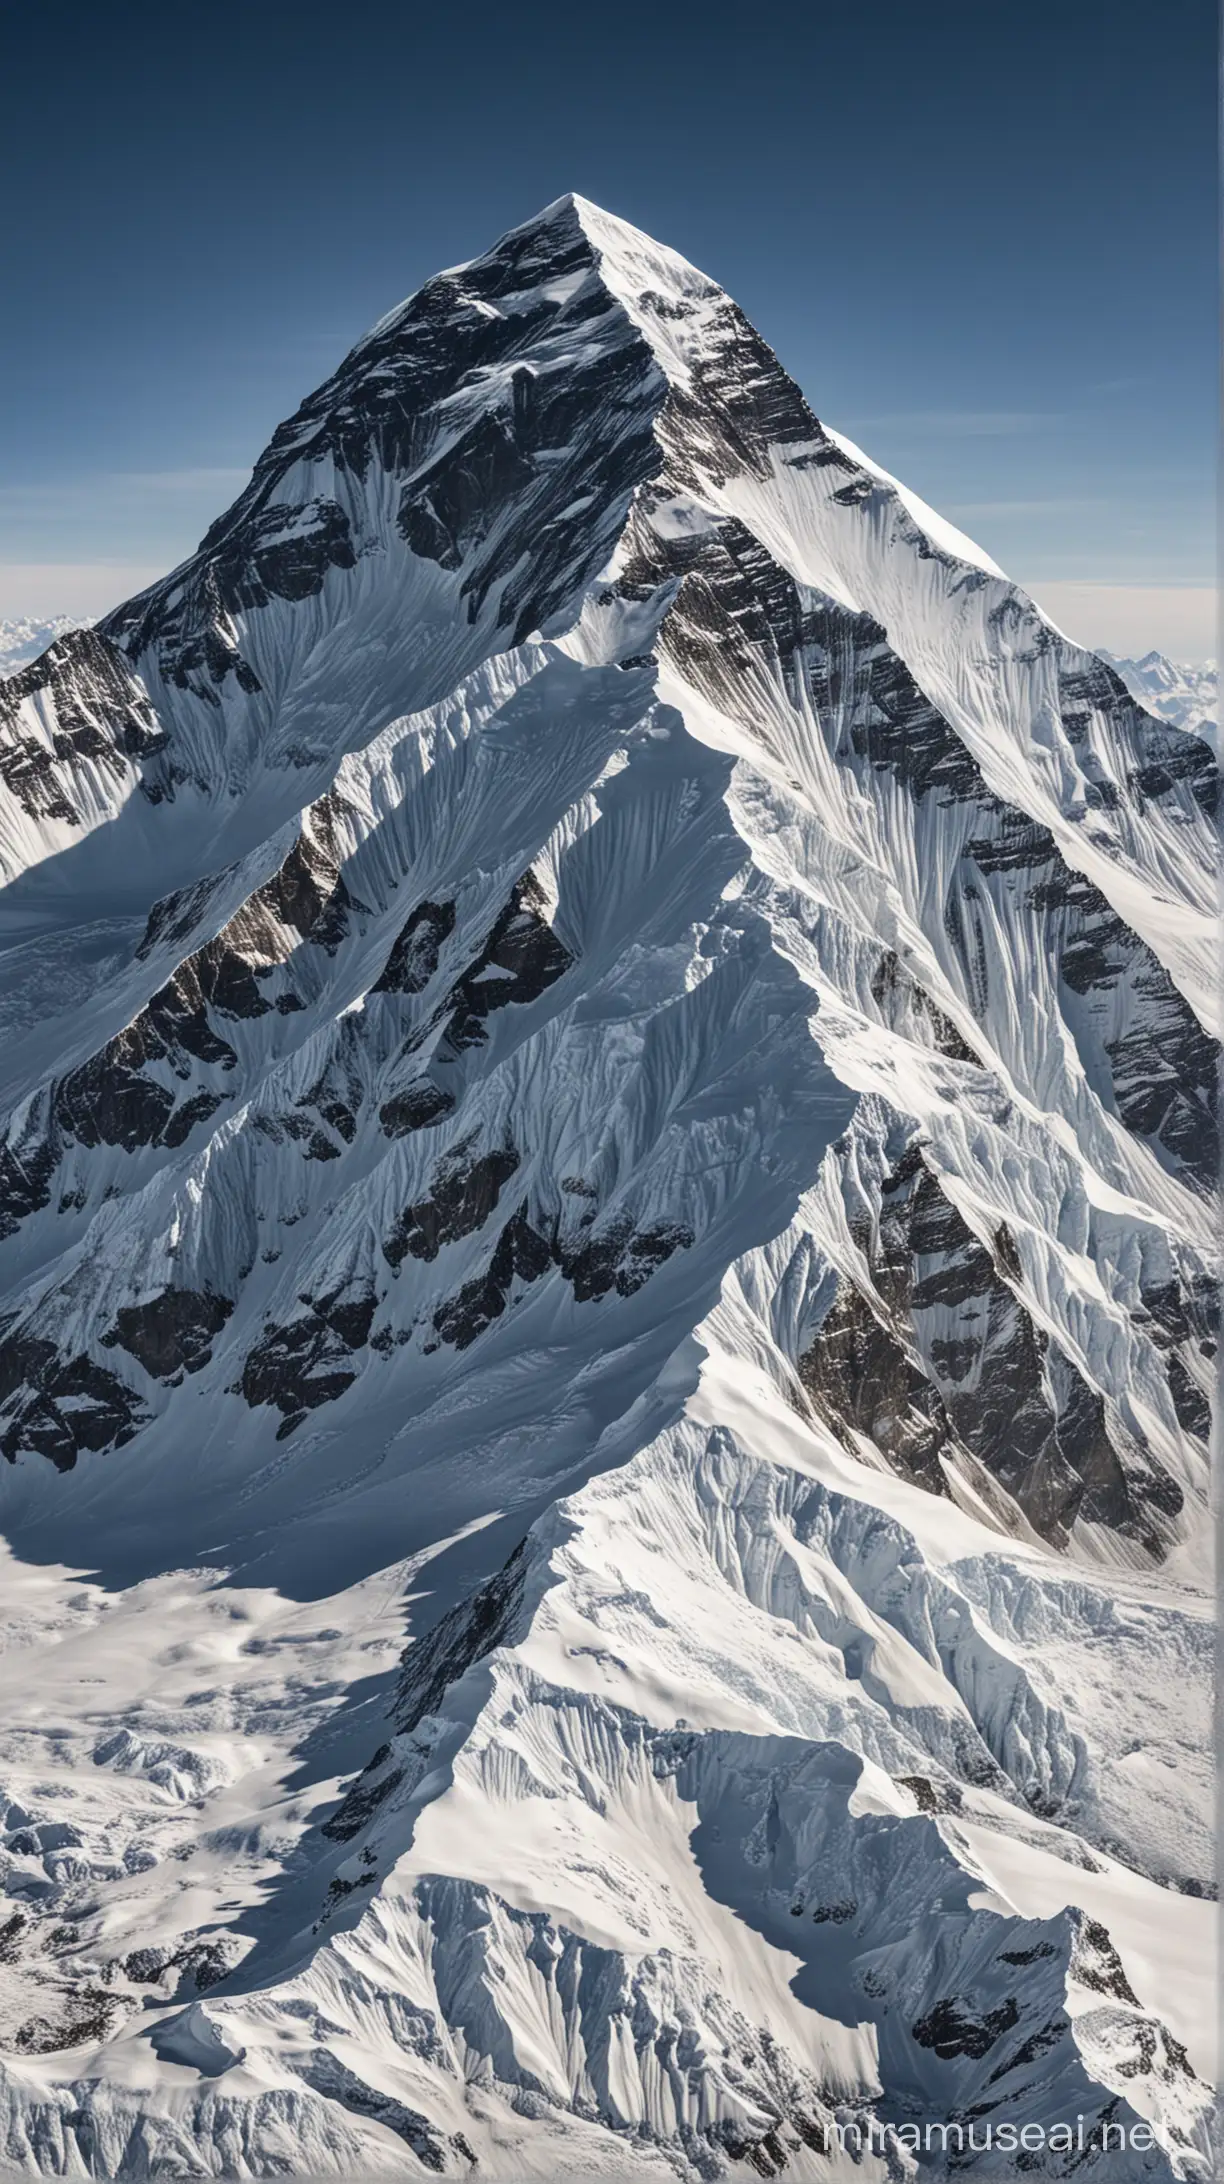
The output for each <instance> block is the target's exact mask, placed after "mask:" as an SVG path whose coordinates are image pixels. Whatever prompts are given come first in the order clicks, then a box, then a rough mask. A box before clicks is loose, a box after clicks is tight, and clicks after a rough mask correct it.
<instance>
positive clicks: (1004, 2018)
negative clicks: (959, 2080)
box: [911, 1995, 1020, 2063]
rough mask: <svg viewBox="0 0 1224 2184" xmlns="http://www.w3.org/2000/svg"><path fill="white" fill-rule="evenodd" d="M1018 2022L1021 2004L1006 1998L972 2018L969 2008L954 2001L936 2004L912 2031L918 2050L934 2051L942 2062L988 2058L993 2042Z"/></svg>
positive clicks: (967, 2005)
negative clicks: (971, 2057)
mask: <svg viewBox="0 0 1224 2184" xmlns="http://www.w3.org/2000/svg"><path fill="white" fill-rule="evenodd" d="M1019 2021H1020V2005H1019V2003H1018V2002H1017V2001H1016V1998H1015V1996H1014V1995H1008V1997H1007V2000H1006V2001H1005V2002H1001V2003H1000V2004H999V2006H998V2008H997V2009H993V2010H985V2011H983V2012H982V2013H981V2014H980V2015H978V2016H974V2014H973V2012H972V2009H971V2007H970V2005H969V2004H968V2003H966V2002H962V2001H960V2000H958V1999H955V1998H948V1999H945V2000H944V2001H942V2002H937V2003H936V2005H935V2007H934V2009H933V2010H929V2011H928V2013H927V2015H926V2016H925V2017H920V2018H919V2020H918V2022H917V2024H915V2025H914V2026H913V2027H912V2028H911V2029H912V2031H913V2035H914V2038H915V2040H916V2041H917V2042H918V2045H919V2047H925V2048H933V2049H934V2051H935V2053H936V2055H937V2056H938V2057H939V2059H940V2061H941V2062H944V2063H947V2062H952V2061H953V2060H954V2059H955V2058H956V2056H958V2055H972V2056H973V2057H975V2058H978V2057H981V2056H983V2055H988V2054H989V2052H990V2050H991V2048H992V2047H993V2046H994V2044H995V2042H996V2040H1001V2039H1002V2037H1003V2035H1004V2033H1005V2032H1010V2031H1011V2028H1012V2026H1013V2025H1015V2024H1018V2023H1019Z"/></svg>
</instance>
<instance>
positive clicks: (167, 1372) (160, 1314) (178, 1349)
mask: <svg viewBox="0 0 1224 2184" xmlns="http://www.w3.org/2000/svg"><path fill="white" fill-rule="evenodd" d="M233 1309H234V1307H233V1303H232V1301H231V1299H230V1298H228V1297H221V1296H218V1295H217V1294H216V1292H215V1291H211V1290H196V1289H163V1291H162V1292H161V1295H160V1296H157V1297H150V1298H149V1299H148V1300H147V1302H146V1303H144V1304H124V1305H120V1307H119V1310H118V1311H117V1312H116V1314H115V1320H114V1325H113V1326H112V1327H111V1329H110V1331H109V1332H108V1333H107V1334H105V1335H103V1337H102V1340H103V1343H104V1344H105V1345H106V1347H107V1348H108V1349H113V1347H114V1346H115V1344H116V1343H118V1344H119V1345H120V1347H121V1348H123V1349H125V1350H127V1351H130V1353H131V1355H132V1356H133V1357H134V1358H135V1359H136V1360H137V1363H138V1364H140V1365H143V1366H144V1369H145V1371H146V1372H147V1373H148V1374H149V1375H150V1376H151V1377H152V1378H153V1379H154V1380H169V1379H171V1378H172V1377H173V1376H174V1374H176V1373H180V1372H188V1373H198V1372H199V1371H200V1370H201V1368H202V1367H203V1366H205V1365H207V1363H208V1361H209V1359H210V1358H211V1356H212V1342H213V1336H214V1335H217V1334H219V1333H220V1331H221V1329H222V1328H223V1327H224V1325H225V1322H226V1320H227V1319H228V1318H229V1316H230V1313H231V1312H232V1311H233Z"/></svg>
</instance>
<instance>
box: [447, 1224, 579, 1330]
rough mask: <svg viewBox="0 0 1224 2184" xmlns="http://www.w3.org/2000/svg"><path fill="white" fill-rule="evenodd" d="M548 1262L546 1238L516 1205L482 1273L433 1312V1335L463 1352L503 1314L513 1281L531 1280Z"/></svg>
mask: <svg viewBox="0 0 1224 2184" xmlns="http://www.w3.org/2000/svg"><path fill="white" fill-rule="evenodd" d="M551 1259H552V1252H551V1250H550V1247H549V1242H548V1238H547V1237H545V1236H541V1235H539V1234H538V1232H537V1231H536V1230H535V1229H533V1228H532V1226H531V1223H530V1222H529V1221H528V1219H527V1209H526V1207H525V1206H520V1207H519V1208H518V1210H517V1212H515V1213H513V1214H511V1216H510V1219H509V1220H508V1221H507V1223H506V1226H505V1227H504V1229H503V1230H502V1232H501V1235H500V1236H499V1237H498V1239H497V1243H496V1244H495V1246H494V1249H493V1256H492V1258H491V1259H490V1261H489V1264H488V1267H487V1269H486V1270H485V1272H484V1273H483V1274H479V1275H477V1276H476V1278H475V1280H474V1281H470V1282H465V1284H464V1286H463V1288H462V1289H461V1290H460V1291H459V1292H458V1294H457V1296H454V1297H452V1298H450V1299H449V1300H448V1302H447V1303H445V1304H443V1305H440V1306H439V1308H438V1310H437V1311H436V1312H435V1313H434V1321H433V1323H434V1328H435V1330H436V1332H437V1333H438V1334H439V1335H440V1336H441V1338H442V1340H443V1342H450V1343H453V1344H454V1346H455V1348H456V1349H458V1350H466V1349H467V1348H468V1346H469V1344H471V1343H473V1342H475V1340H476V1337H477V1335H479V1334H483V1332H484V1330H485V1328H486V1327H490V1326H491V1325H492V1323H493V1321H494V1320H495V1319H498V1318H500V1316H501V1314H502V1313H503V1312H504V1311H505V1309H506V1305H507V1302H508V1300H509V1296H510V1291H511V1289H512V1287H513V1285H514V1283H515V1281H516V1280H518V1281H523V1282H533V1281H535V1280H536V1279H537V1278H538V1276H539V1275H541V1274H543V1273H544V1272H545V1270H546V1268H547V1267H548V1266H549V1265H550V1263H551Z"/></svg>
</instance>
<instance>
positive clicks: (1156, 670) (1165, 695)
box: [1101, 652, 1220, 744]
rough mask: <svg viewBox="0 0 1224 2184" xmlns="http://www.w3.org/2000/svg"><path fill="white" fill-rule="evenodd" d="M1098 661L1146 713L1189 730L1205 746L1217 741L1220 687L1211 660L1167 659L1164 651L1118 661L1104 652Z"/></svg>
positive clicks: (1215, 669)
mask: <svg viewBox="0 0 1224 2184" xmlns="http://www.w3.org/2000/svg"><path fill="white" fill-rule="evenodd" d="M1101 658H1102V659H1103V660H1107V661H1108V662H1109V665H1110V666H1111V667H1112V668H1113V669H1115V671H1116V672H1117V673H1118V674H1119V675H1120V676H1121V677H1122V680H1123V682H1124V683H1125V684H1126V687H1127V689H1128V690H1129V691H1130V692H1131V695H1132V696H1133V697H1136V698H1138V699H1139V700H1140V701H1141V703H1142V704H1144V705H1146V707H1147V709H1148V711H1149V713H1155V714H1156V715H1157V716H1158V718H1159V719H1161V720H1168V721H1172V723H1173V726H1174V727H1175V728H1188V729H1189V730H1190V731H1191V732H1192V733H1193V734H1194V735H1197V736H1202V737H1203V738H1204V740H1205V741H1206V742H1208V743H1212V744H1214V743H1215V742H1216V741H1217V739H1218V735H1219V719H1220V684H1219V674H1218V670H1217V668H1216V663H1215V661H1214V660H1203V661H1200V662H1198V663H1195V662H1193V661H1186V660H1166V658H1165V656H1164V654H1163V652H1145V653H1144V655H1143V658H1142V659H1141V660H1119V659H1117V658H1116V657H1115V655H1114V654H1113V653H1112V652H1103V653H1102V654H1101Z"/></svg>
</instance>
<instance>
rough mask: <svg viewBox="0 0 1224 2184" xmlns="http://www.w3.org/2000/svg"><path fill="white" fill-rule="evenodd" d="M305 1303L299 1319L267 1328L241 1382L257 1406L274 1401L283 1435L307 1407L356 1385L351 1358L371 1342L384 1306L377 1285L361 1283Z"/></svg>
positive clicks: (244, 1392)
mask: <svg viewBox="0 0 1224 2184" xmlns="http://www.w3.org/2000/svg"><path fill="white" fill-rule="evenodd" d="M301 1303H302V1305H303V1307H304V1311H303V1312H302V1314H301V1315H300V1316H299V1317H298V1318H296V1319H292V1320H289V1321H287V1322H286V1323H285V1324H283V1325H281V1326H276V1325H272V1324H270V1325H268V1326H267V1327H265V1329H264V1331H263V1334H262V1335H261V1337H260V1339H259V1341H258V1342H257V1343H256V1345H255V1347H254V1349H252V1350H251V1351H250V1352H249V1353H248V1355H247V1358H246V1361H245V1363H244V1365H243V1368H242V1374H241V1377H240V1379H239V1381H238V1393H239V1394H240V1395H241V1396H242V1397H243V1398H244V1400H245V1401H246V1402H247V1403H249V1404H250V1405H251V1407H252V1409H254V1408H256V1406H257V1405H259V1404H261V1403H269V1404H272V1405H274V1406H275V1408H276V1409H277V1410H279V1411H280V1412H281V1413H282V1414H283V1418H284V1423H283V1424H282V1426H281V1429H280V1431H281V1435H282V1436H283V1435H284V1433H285V1432H286V1431H287V1430H290V1429H291V1426H292V1425H296V1424H298V1423H299V1422H300V1420H301V1418H302V1417H303V1415H304V1414H305V1412H306V1411H308V1410H317V1409H318V1408H319V1406H320V1405H321V1404H324V1403H334V1402H336V1401H337V1399H338V1398H339V1397H340V1396H342V1395H343V1394H344V1392H345V1390H346V1389H347V1388H351V1387H352V1384H353V1382H354V1380H355V1379H356V1378H357V1367H356V1366H355V1365H354V1364H353V1363H352V1362H351V1360H352V1358H353V1355H354V1353H355V1352H356V1351H358V1350H361V1349H363V1348H364V1347H365V1345H366V1343H367V1342H368V1341H369V1338H370V1328H371V1326H372V1325H373V1320H374V1314H375V1312H376V1310H377V1308H378V1298H377V1296H376V1294H375V1292H374V1291H373V1289H363V1288H357V1287H349V1288H346V1289H343V1290H339V1291H336V1292H334V1293H333V1294H332V1295H330V1296H322V1297H313V1298H312V1297H303V1298H302V1299H301Z"/></svg>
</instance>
